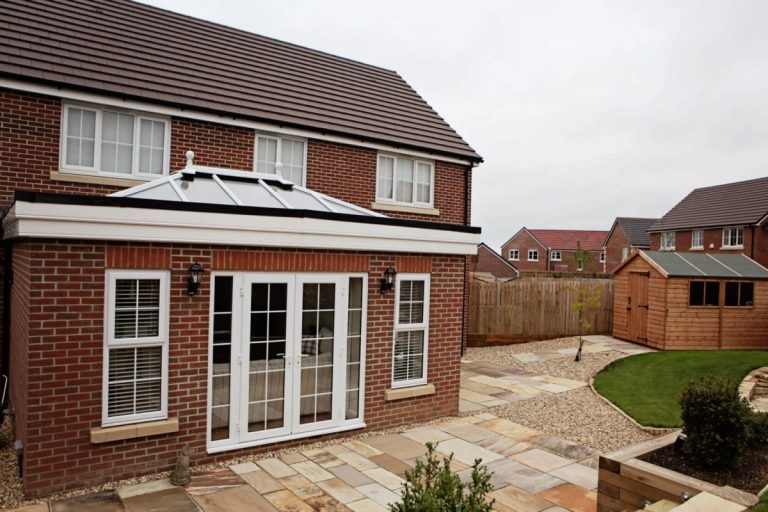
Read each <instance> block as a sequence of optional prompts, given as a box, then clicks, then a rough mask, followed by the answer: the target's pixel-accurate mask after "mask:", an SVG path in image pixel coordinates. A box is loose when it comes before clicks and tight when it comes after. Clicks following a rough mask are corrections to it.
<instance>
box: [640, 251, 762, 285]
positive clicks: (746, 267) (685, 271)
mask: <svg viewBox="0 0 768 512" xmlns="http://www.w3.org/2000/svg"><path fill="white" fill-rule="evenodd" d="M638 254H639V255H641V256H642V257H644V258H645V259H647V260H650V262H651V263H652V264H654V266H655V267H657V268H658V269H659V270H661V271H662V272H663V273H664V274H665V275H666V276H667V277H714V278H724V279H735V278H743V279H768V269H766V268H765V267H763V266H762V265H760V264H759V263H757V262H756V261H754V260H752V259H750V258H748V257H747V256H745V255H743V254H711V253H679V252H669V251H640V252H639V253H638Z"/></svg>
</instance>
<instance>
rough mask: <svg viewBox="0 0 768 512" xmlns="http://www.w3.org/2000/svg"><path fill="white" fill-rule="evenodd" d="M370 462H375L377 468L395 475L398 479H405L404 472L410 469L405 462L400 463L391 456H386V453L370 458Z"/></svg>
mask: <svg viewBox="0 0 768 512" xmlns="http://www.w3.org/2000/svg"><path fill="white" fill-rule="evenodd" d="M371 462H375V463H376V465H377V466H379V467H382V468H384V469H386V470H387V471H389V472H391V473H394V474H396V475H397V476H399V477H400V478H405V472H406V471H408V470H409V469H411V466H409V465H408V464H406V463H405V462H403V461H401V460H400V459H396V458H394V457H392V456H391V455H387V454H386V453H382V454H381V455H375V456H373V457H371Z"/></svg>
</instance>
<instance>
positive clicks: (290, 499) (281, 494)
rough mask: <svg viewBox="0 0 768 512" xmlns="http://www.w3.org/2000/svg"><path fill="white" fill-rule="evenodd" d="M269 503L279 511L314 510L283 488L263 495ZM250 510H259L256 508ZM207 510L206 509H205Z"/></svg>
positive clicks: (313, 511) (300, 511) (301, 511)
mask: <svg viewBox="0 0 768 512" xmlns="http://www.w3.org/2000/svg"><path fill="white" fill-rule="evenodd" d="M264 497H265V498H266V499H267V500H268V501H269V503H271V504H272V506H273V507H274V508H275V510H279V511H280V512H316V511H315V509H314V507H312V506H310V505H309V504H307V503H306V502H305V501H304V500H302V499H301V498H299V497H298V496H296V495H295V494H293V493H292V492H291V491H289V490H287V489H285V490H283V491H277V492H272V493H269V494H267V495H266V496H264ZM229 510H230V511H232V510H246V509H244V508H231V509H229ZM252 510H259V509H258V508H255V509H252ZM206 512H207V511H206Z"/></svg>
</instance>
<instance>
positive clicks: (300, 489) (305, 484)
mask: <svg viewBox="0 0 768 512" xmlns="http://www.w3.org/2000/svg"><path fill="white" fill-rule="evenodd" d="M280 483H281V484H283V485H284V486H285V487H287V488H288V489H289V490H290V491H292V492H293V494H295V495H296V496H298V497H299V498H301V499H303V500H306V499H307V498H313V497H315V496H322V494H323V490H322V489H320V487H318V486H317V485H315V484H314V483H312V482H311V481H309V479H307V478H305V477H303V476H302V475H293V476H287V477H285V478H281V479H280Z"/></svg>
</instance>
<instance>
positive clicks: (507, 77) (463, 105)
mask: <svg viewBox="0 0 768 512" xmlns="http://www.w3.org/2000/svg"><path fill="white" fill-rule="evenodd" d="M148 3H151V4H153V5H157V6H160V7H164V8H168V9H171V10H173V11H177V12H181V13H184V14H189V15H192V16H196V17H200V18H204V19H208V20H211V21H216V22H219V23H223V24H226V25H230V26H234V27H237V28H242V29H245V30H248V31H251V32H256V33H259V34H263V35H266V36H271V37H275V38H278V39H282V40H285V41H289V42H292V43H297V44H302V45H305V46H309V47H311V48H315V49H318V50H323V51H327V52H330V53H334V54H337V55H341V56H345V57H349V58H352V59H356V60H361V61H364V62H368V63H371V64H376V65H379V66H382V67H386V68H390V69H395V70H397V71H398V72H399V73H400V74H401V75H402V76H403V77H404V78H405V79H406V80H407V81H408V82H409V83H410V84H411V85H412V86H413V87H414V88H415V89H416V90H417V91H418V92H419V93H420V94H421V95H422V96H423V97H424V98H425V99H426V100H427V101H428V102H429V103H430V104H431V105H432V106H433V107H434V108H435V109H436V110H437V111H438V113H440V115H442V116H443V117H444V118H445V119H446V120H447V121H448V122H449V123H450V124H451V125H452V126H453V127H454V128H455V129H456V130H457V131H458V132H459V133H460V134H461V135H462V136H463V137H464V138H465V139H466V140H467V141H468V142H469V143H470V144H471V145H472V146H473V147H474V148H475V149H476V150H477V151H478V152H480V154H481V155H483V157H484V158H485V163H484V164H482V165H481V166H480V167H479V168H478V169H477V170H476V172H475V175H474V182H473V184H474V190H473V194H472V200H473V208H472V210H473V219H472V221H473V222H472V223H473V224H474V225H478V226H481V227H482V228H483V241H485V242H486V243H488V244H489V245H491V246H492V247H494V248H496V249H498V247H499V246H500V245H501V243H503V242H504V241H505V240H506V239H507V238H508V237H509V236H510V235H511V234H513V233H514V232H515V231H517V230H518V229H519V228H520V227H521V226H523V225H525V226H527V227H530V228H573V229H606V230H607V229H609V227H610V225H611V222H612V221H613V219H614V217H616V216H660V215H662V214H663V213H664V212H666V211H667V210H668V209H669V208H671V207H672V206H674V204H675V203H676V202H677V201H679V200H680V199H682V197H683V196H684V195H685V194H686V193H688V192H689V191H690V190H691V189H692V188H696V187H700V186H706V185H714V184H719V183H725V182H729V181H737V180H741V179H749V178H756V177H761V176H766V175H768V171H766V162H767V161H768V143H767V142H768V64H767V63H766V62H767V57H768V30H766V29H765V27H766V26H768V23H767V22H768V2H765V1H762V0H755V1H734V0H723V1H699V0H697V1H681V0H676V1H674V2H670V1H666V0H664V1H648V0H635V1H621V0H610V1H608V0H606V1H595V0H589V1H586V0H582V1H545V0H527V1H518V0H508V1H498V2H490V1H488V2H481V1H476V2H467V1H466V0H465V1H462V2H459V1H429V2H427V1H413V0H411V1H407V2H406V1H399V0H398V1H387V2H367V1H338V0H331V1H328V0H324V1H310V0H296V1H290V0H288V1H286V0H259V1H258V2H254V1H250V2H249V1H235V0H232V1H227V2H210V1H202V0H151V1H149V2H148Z"/></svg>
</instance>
